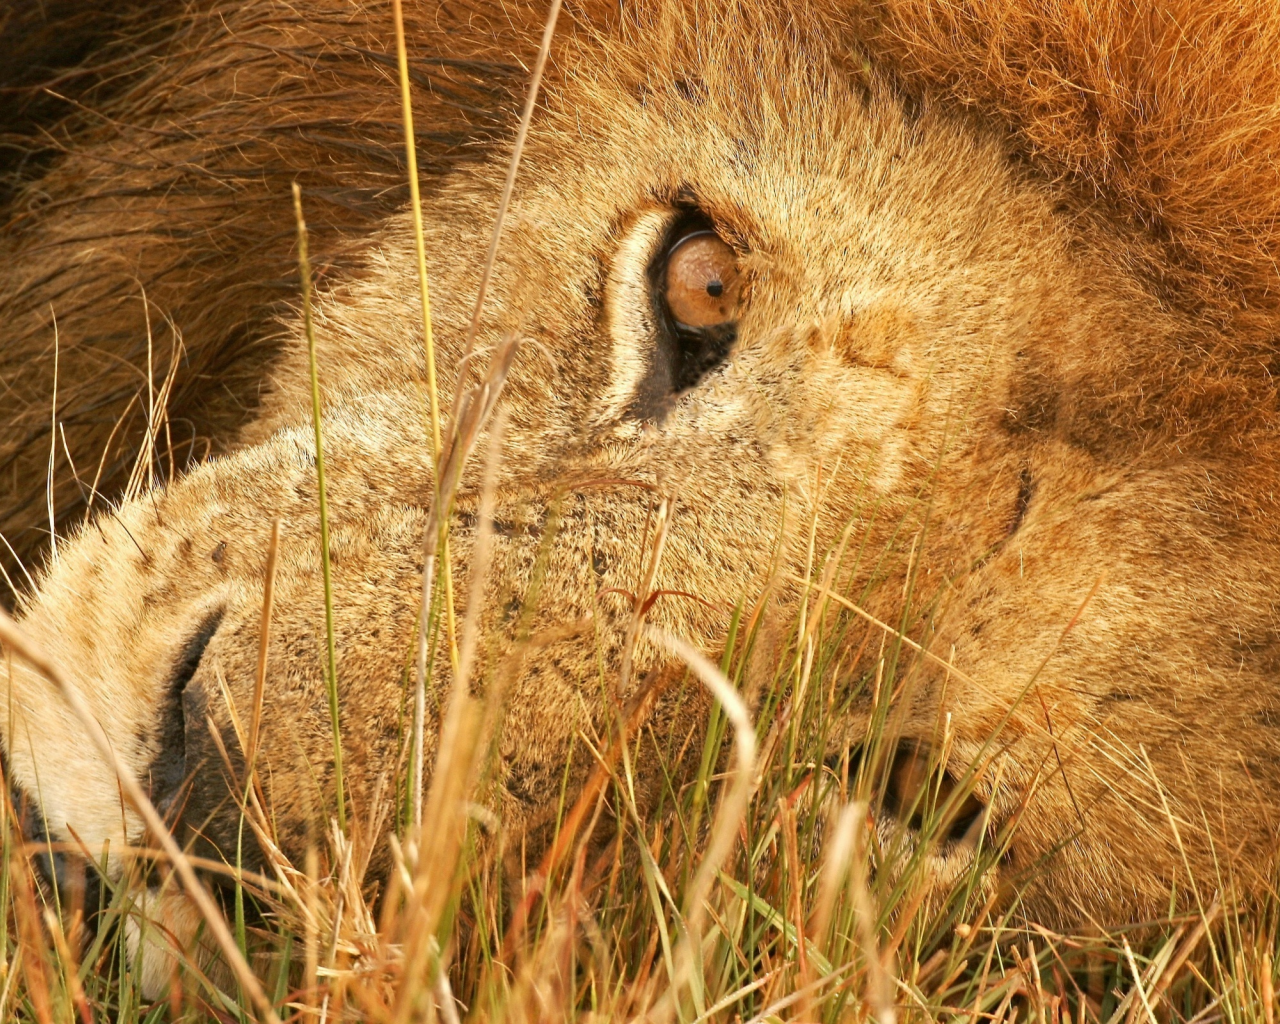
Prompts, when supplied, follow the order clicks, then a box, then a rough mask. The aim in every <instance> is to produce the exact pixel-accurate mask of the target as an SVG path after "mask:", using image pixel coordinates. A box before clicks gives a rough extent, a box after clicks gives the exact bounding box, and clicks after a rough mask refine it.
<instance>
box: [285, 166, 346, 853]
mask: <svg viewBox="0 0 1280 1024" xmlns="http://www.w3.org/2000/svg"><path fill="white" fill-rule="evenodd" d="M293 210H294V215H295V216H296V217H297V221H298V272H299V274H300V276H301V278H302V324H303V329H304V330H305V331H306V335H307V361H308V364H309V366H310V370H311V421H312V423H313V424H314V425H315V433H316V486H317V488H318V490H319V492H320V566H321V570H322V572H323V574H324V632H325V653H326V655H327V659H326V660H327V664H326V668H327V670H328V671H327V673H326V679H325V686H326V689H327V691H328V696H329V721H330V723H331V725H332V727H333V787H334V791H335V794H336V796H337V808H338V828H339V829H341V830H342V831H343V832H345V831H346V830H347V802H346V794H345V792H344V784H343V776H342V723H341V719H340V715H339V708H338V657H337V652H336V650H335V648H334V635H333V634H334V630H333V572H332V568H331V566H330V564H329V495H328V491H327V489H326V487H325V480H324V433H323V430H322V428H321V425H320V374H319V371H318V369H317V367H316V332H315V325H314V324H313V323H312V319H311V261H310V259H309V258H308V256H307V222H306V220H305V219H304V218H303V216H302V188H301V186H299V185H298V183H297V182H296V181H295V182H294V183H293Z"/></svg>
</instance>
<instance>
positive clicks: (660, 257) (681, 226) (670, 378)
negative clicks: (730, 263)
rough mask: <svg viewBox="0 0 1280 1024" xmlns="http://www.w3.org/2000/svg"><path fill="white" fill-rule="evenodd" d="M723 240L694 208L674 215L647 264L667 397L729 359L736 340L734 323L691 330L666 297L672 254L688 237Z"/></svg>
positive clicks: (684, 389)
mask: <svg viewBox="0 0 1280 1024" xmlns="http://www.w3.org/2000/svg"><path fill="white" fill-rule="evenodd" d="M702 235H714V236H716V237H717V238H723V237H724V236H723V235H721V233H720V232H719V231H717V230H716V226H715V223H714V222H713V221H712V220H711V218H710V217H708V216H707V215H706V214H705V213H703V212H702V210H700V209H698V208H697V207H686V208H684V209H681V210H679V211H678V212H677V214H676V216H675V217H674V218H672V221H671V223H670V224H669V225H668V226H667V229H666V231H664V232H663V235H662V240H661V242H660V243H659V245H658V248H657V254H656V255H655V256H654V258H653V260H652V261H651V262H650V264H649V268H648V277H649V303H650V306H651V308H652V311H653V319H654V323H655V325H656V326H657V330H658V334H659V337H658V339H657V342H658V352H657V353H656V354H655V357H656V359H658V360H662V361H665V363H666V364H667V370H668V372H667V373H666V374H664V376H665V377H666V378H667V381H666V383H667V387H668V394H669V395H670V396H675V395H679V394H681V393H682V392H685V391H688V390H689V389H690V388H693V387H696V386H697V384H698V383H699V382H700V381H701V380H702V379H703V378H704V377H705V376H706V375H707V374H708V373H710V372H711V371H712V370H714V369H715V368H716V367H717V366H719V365H720V364H722V363H723V362H724V361H725V360H726V359H727V358H728V356H729V352H730V350H731V349H732V348H733V344H734V342H735V341H737V338H738V325H737V322H736V321H731V322H730V323H727V324H717V325H715V326H713V327H691V326H689V325H688V324H683V323H681V322H680V321H678V320H677V319H676V318H675V317H674V316H673V315H672V313H671V309H670V306H669V305H668V303H667V298H666V282H667V266H668V264H669V263H670V261H671V257H672V255H673V254H674V253H675V252H676V250H677V249H679V248H680V246H682V245H683V244H684V243H685V242H687V241H688V240H689V239H691V238H696V237H699V236H702Z"/></svg>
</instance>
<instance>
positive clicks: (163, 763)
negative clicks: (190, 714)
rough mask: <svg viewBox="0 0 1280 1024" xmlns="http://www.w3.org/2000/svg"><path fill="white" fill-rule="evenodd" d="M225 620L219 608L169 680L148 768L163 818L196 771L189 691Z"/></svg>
mask: <svg viewBox="0 0 1280 1024" xmlns="http://www.w3.org/2000/svg"><path fill="white" fill-rule="evenodd" d="M222 616H223V610H222V609H221V608H219V609H218V610H217V611H215V612H213V613H212V614H211V615H209V616H208V617H207V618H206V619H205V620H204V622H202V623H201V624H200V627H199V628H198V629H197V630H196V631H195V633H194V634H193V635H192V637H191V639H189V640H188V641H187V642H186V643H185V644H184V645H183V647H182V652H181V653H180V654H179V655H178V659H177V661H176V662H175V663H174V666H173V672H172V674H171V675H170V677H169V686H168V690H167V692H166V694H165V701H164V705H163V708H162V710H161V713H160V722H159V727H158V729H157V740H158V743H157V745H156V752H155V754H154V755H153V756H152V758H151V763H150V764H149V765H148V766H147V777H148V779H149V780H150V784H151V794H150V795H151V800H152V802H153V803H154V804H155V805H156V807H157V808H158V809H159V810H160V812H161V813H162V814H170V813H172V812H173V810H174V808H175V806H177V805H180V803H181V801H180V800H179V799H178V797H179V794H181V792H182V789H183V784H184V783H185V782H186V779H187V776H188V772H189V771H191V770H192V769H193V768H194V766H189V765H188V764H187V740H186V732H187V721H186V707H185V705H186V690H187V686H188V685H189V684H190V682H191V680H192V678H193V677H194V676H195V674H196V669H198V668H199V667H200V659H201V658H203V657H204V652H205V649H206V648H207V647H208V646H209V641H211V640H212V639H213V635H214V634H215V633H216V632H217V631H218V627H219V626H220V625H221V624H222ZM171 824H172V823H171Z"/></svg>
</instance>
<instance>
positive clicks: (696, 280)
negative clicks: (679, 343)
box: [663, 231, 739, 327]
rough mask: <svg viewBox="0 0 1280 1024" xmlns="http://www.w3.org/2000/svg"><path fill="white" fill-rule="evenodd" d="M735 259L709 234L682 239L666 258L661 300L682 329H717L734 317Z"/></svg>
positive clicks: (737, 274) (732, 252)
mask: <svg viewBox="0 0 1280 1024" xmlns="http://www.w3.org/2000/svg"><path fill="white" fill-rule="evenodd" d="M738 292H739V273H738V257H737V255H736V254H735V253H734V251H733V250H732V249H731V248H729V246H728V245H726V244H725V242H724V241H723V240H722V239H721V238H720V237H719V236H717V235H716V234H715V232H713V231H698V232H695V233H693V234H689V235H685V236H684V237H683V238H681V239H679V240H678V241H677V242H676V243H675V245H673V246H672V247H671V249H670V251H669V253H668V256H667V275H666V281H665V285H664V290H663V296H664V298H665V299H666V300H667V308H668V309H669V310H670V311H671V317H672V319H673V320H675V321H676V323H677V324H679V325H680V326H683V327H719V326H721V325H724V324H729V323H732V322H733V321H734V320H736V319H737V316H738Z"/></svg>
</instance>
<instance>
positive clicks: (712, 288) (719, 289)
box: [707, 281, 724, 299]
mask: <svg viewBox="0 0 1280 1024" xmlns="http://www.w3.org/2000/svg"><path fill="white" fill-rule="evenodd" d="M707 294H708V295H710V296H711V297H712V298H713V299H718V298H720V296H721V295H723V294H724V285H723V284H721V283H720V282H719V281H709V282H707Z"/></svg>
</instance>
